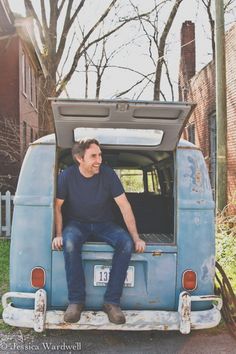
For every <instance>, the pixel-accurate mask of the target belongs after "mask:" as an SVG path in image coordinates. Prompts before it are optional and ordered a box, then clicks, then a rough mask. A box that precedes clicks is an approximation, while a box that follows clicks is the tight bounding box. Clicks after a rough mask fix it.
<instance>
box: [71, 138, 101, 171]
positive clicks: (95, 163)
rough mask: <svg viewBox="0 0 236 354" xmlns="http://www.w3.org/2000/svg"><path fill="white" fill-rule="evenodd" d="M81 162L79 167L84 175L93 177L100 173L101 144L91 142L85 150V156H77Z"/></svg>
mask: <svg viewBox="0 0 236 354" xmlns="http://www.w3.org/2000/svg"><path fill="white" fill-rule="evenodd" d="M77 160H78V162H79V169H80V172H81V173H82V175H84V176H85V177H92V176H93V175H95V174H97V173H99V170H100V165H101V163H102V153H101V149H100V147H99V146H97V145H96V144H91V145H90V147H89V148H88V149H87V150H85V154H84V157H80V156H77Z"/></svg>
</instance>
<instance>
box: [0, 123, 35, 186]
mask: <svg viewBox="0 0 236 354" xmlns="http://www.w3.org/2000/svg"><path fill="white" fill-rule="evenodd" d="M21 129H22V127H20V125H19V124H18V123H17V122H16V120H15V119H13V117H6V116H5V117H2V116H1V117H0V131H1V134H0V160H1V165H0V189H1V191H2V192H6V191H7V190H10V191H12V192H14V191H15V188H16V183H17V178H18V174H19V171H20V165H21V162H22V159H23V156H24V154H25V152H26V149H27V142H29V141H30V136H29V131H30V130H29V129H28V136H25V142H23V144H22V145H21V139H20V135H21Z"/></svg>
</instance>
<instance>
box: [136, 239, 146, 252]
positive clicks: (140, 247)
mask: <svg viewBox="0 0 236 354" xmlns="http://www.w3.org/2000/svg"><path fill="white" fill-rule="evenodd" d="M134 247H135V252H137V253H143V252H144V251H145V247H146V243H145V242H144V241H143V240H141V238H140V239H138V240H137V241H135V242H134Z"/></svg>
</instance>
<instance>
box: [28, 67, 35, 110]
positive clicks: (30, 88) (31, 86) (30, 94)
mask: <svg viewBox="0 0 236 354" xmlns="http://www.w3.org/2000/svg"><path fill="white" fill-rule="evenodd" d="M33 85H34V83H33V70H32V68H31V66H30V65H29V100H30V102H31V103H33Z"/></svg>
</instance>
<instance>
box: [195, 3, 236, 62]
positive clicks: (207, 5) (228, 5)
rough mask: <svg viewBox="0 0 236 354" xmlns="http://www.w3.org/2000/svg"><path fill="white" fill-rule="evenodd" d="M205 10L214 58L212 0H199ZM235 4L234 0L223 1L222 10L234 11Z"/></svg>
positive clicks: (226, 11)
mask: <svg viewBox="0 0 236 354" xmlns="http://www.w3.org/2000/svg"><path fill="white" fill-rule="evenodd" d="M201 1H202V3H203V5H204V7H205V9H206V11H207V16H208V20H209V25H210V33H211V47H212V58H213V60H214V59H215V20H214V15H213V14H214V9H213V6H214V5H215V1H212V0H201ZM235 6H236V1H235V0H226V1H224V11H225V13H230V12H232V11H234V9H235Z"/></svg>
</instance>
